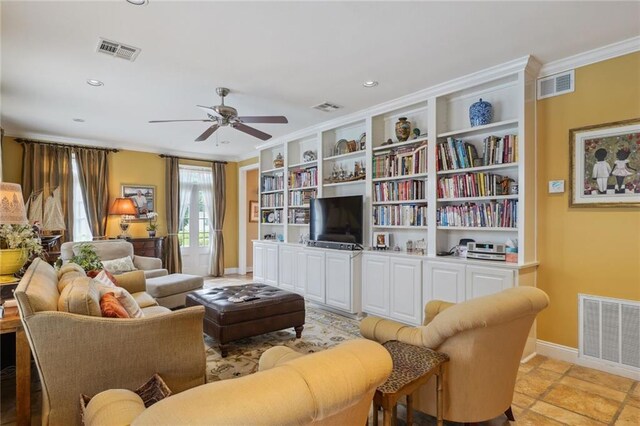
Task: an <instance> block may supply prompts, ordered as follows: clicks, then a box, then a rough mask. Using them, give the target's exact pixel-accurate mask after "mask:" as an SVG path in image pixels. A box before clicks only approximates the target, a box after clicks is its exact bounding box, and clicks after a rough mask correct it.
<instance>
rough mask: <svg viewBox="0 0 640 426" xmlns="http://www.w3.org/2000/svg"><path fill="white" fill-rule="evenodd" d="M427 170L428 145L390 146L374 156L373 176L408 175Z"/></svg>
mask: <svg viewBox="0 0 640 426" xmlns="http://www.w3.org/2000/svg"><path fill="white" fill-rule="evenodd" d="M426 172H427V145H426V143H425V144H422V145H420V146H419V147H418V148H415V147H413V146H408V147H403V148H389V149H388V150H386V149H385V150H381V151H376V152H375V153H374V156H373V177H374V178H381V177H393V176H408V175H415V174H421V173H426Z"/></svg>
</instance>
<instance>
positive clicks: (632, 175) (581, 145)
mask: <svg viewBox="0 0 640 426" xmlns="http://www.w3.org/2000/svg"><path fill="white" fill-rule="evenodd" d="M569 146H570V152H569V158H570V170H571V178H570V179H569V183H570V189H571V194H570V197H569V207H640V118H635V119H632V120H625V121H618V122H613V123H605V124H598V125H595V126H587V127H580V128H577V129H571V130H570V131H569Z"/></svg>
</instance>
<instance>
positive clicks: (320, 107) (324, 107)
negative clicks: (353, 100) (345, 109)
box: [311, 102, 340, 112]
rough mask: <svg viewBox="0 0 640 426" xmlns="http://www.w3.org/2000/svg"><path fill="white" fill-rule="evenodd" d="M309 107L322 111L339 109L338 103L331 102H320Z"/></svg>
mask: <svg viewBox="0 0 640 426" xmlns="http://www.w3.org/2000/svg"><path fill="white" fill-rule="evenodd" d="M311 108H315V109H318V110H320V111H324V112H333V111H335V110H338V109H340V107H339V106H338V105H336V104H332V103H331V102H324V103H321V104H320V105H315V106H312V107H311Z"/></svg>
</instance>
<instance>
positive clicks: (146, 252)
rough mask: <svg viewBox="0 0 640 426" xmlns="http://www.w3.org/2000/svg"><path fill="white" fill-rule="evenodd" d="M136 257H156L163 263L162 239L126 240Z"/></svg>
mask: <svg viewBox="0 0 640 426" xmlns="http://www.w3.org/2000/svg"><path fill="white" fill-rule="evenodd" d="M127 241H129V242H130V243H131V244H133V253H134V254H135V255H136V256H147V257H157V258H158V259H163V261H164V237H150V238H127Z"/></svg>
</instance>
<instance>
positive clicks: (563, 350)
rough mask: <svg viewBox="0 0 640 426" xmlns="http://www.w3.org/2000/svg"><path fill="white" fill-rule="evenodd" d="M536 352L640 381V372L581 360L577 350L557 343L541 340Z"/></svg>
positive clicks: (604, 363)
mask: <svg viewBox="0 0 640 426" xmlns="http://www.w3.org/2000/svg"><path fill="white" fill-rule="evenodd" d="M536 352H537V353H538V354H539V355H544V356H547V357H549V358H553V359H558V360H560V361H565V362H570V363H572V364H576V365H580V366H582V367H588V368H593V369H594V370H600V371H604V372H605V373H611V374H615V375H618V376H623V377H627V378H629V379H633V380H637V381H640V372H637V371H633V370H628V369H626V368H624V367H620V366H619V365H614V364H609V363H608V362H606V361H594V360H591V359H586V358H580V357H579V356H578V350H577V349H576V348H570V347H569V346H564V345H558V344H557V343H551V342H546V341H544V340H539V339H538V342H537V344H536Z"/></svg>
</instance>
